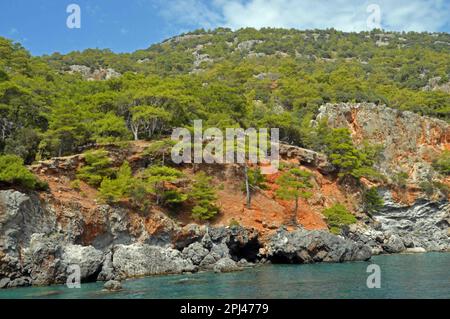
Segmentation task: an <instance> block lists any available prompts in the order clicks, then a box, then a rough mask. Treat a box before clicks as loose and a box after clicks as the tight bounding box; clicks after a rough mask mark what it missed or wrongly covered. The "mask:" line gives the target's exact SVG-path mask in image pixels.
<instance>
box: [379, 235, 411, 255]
mask: <svg viewBox="0 0 450 319" xmlns="http://www.w3.org/2000/svg"><path fill="white" fill-rule="evenodd" d="M383 249H384V251H385V252H387V253H390V254H395V253H400V252H402V251H404V250H405V249H406V248H405V245H403V241H402V240H401V238H400V237H398V236H396V235H391V236H390V237H389V238H388V239H387V240H386V241H385V242H384V243H383Z"/></svg>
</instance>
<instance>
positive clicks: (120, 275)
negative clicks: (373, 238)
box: [0, 190, 371, 288]
mask: <svg viewBox="0 0 450 319" xmlns="http://www.w3.org/2000/svg"><path fill="white" fill-rule="evenodd" d="M0 206H1V209H2V214H0V288H12V287H20V286H30V285H36V286H42V285H51V284H61V283H66V281H67V278H68V276H69V275H70V274H71V269H72V268H71V267H73V266H74V265H76V266H79V270H80V277H81V282H93V281H111V280H116V281H120V280H124V279H126V278H133V277H142V276H150V275H161V274H178V273H192V272H197V271H214V272H229V271H237V270H240V269H243V268H246V267H253V266H255V265H258V264H263V263H270V262H273V263H313V262H344V261H357V260H368V259H370V257H371V251H370V248H369V247H368V246H366V245H363V244H359V243H355V242H352V241H350V240H347V239H343V238H341V237H339V236H335V235H332V234H330V233H328V232H326V231H308V230H305V229H301V228H299V229H297V230H294V231H290V232H288V231H287V230H286V229H285V228H280V229H279V230H278V231H277V232H276V233H275V234H273V235H271V236H269V237H267V238H262V237H261V236H260V234H259V233H258V232H257V231H256V230H255V229H246V228H244V227H241V226H234V227H208V226H199V225H196V224H189V225H187V226H185V227H176V226H174V225H171V226H170V227H168V229H169V230H166V233H164V232H163V234H165V235H164V236H162V235H160V236H157V237H152V236H147V237H143V236H142V234H140V235H139V236H136V237H133V236H132V235H131V234H130V233H127V231H126V228H127V225H126V222H125V221H124V220H121V219H120V218H116V220H115V222H112V216H111V214H112V212H113V213H114V212H115V213H117V212H116V211H114V210H113V211H108V213H107V214H108V218H110V219H111V220H110V222H109V224H108V227H109V230H108V234H109V236H107V237H108V240H106V239H105V238H97V239H98V240H93V241H92V244H90V245H85V244H82V243H80V238H79V236H78V235H79V234H78V233H77V231H79V229H80V228H79V227H75V225H78V226H82V225H81V224H80V223H82V220H78V219H77V218H78V217H76V216H73V220H71V223H65V224H63V223H62V220H61V218H57V217H56V215H55V214H54V212H53V211H52V209H51V207H48V206H46V205H45V203H42V202H41V201H40V199H39V198H38V196H37V194H24V193H21V192H18V191H14V190H3V191H0ZM102 236H103V237H105V235H104V234H103V235H102ZM113 286H114V285H113Z"/></svg>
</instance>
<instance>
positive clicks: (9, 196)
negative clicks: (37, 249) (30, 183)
mask: <svg viewBox="0 0 450 319" xmlns="http://www.w3.org/2000/svg"><path fill="white" fill-rule="evenodd" d="M55 230H56V216H55V214H52V212H50V211H47V210H46V209H44V208H42V204H41V202H40V201H39V198H38V197H37V196H35V195H26V194H23V193H20V192H18V191H14V190H3V191H0V250H1V251H3V252H4V253H7V254H9V255H11V256H14V257H17V256H18V249H19V248H20V247H21V246H23V245H27V244H28V242H29V241H30V239H31V235H32V234H34V233H36V232H39V233H46V234H48V233H52V232H54V231H55Z"/></svg>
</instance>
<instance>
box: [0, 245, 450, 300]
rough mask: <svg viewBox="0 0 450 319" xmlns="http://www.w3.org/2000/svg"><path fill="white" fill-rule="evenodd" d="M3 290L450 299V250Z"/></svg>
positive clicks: (68, 294)
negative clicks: (371, 284) (377, 278)
mask: <svg viewBox="0 0 450 319" xmlns="http://www.w3.org/2000/svg"><path fill="white" fill-rule="evenodd" d="M372 263H374V264H377V265H379V266H380V268H381V288H379V289H376V288H375V289H368V288H367V285H366V280H367V277H368V276H369V275H370V274H369V273H367V272H366V269H367V266H368V265H370V264H372ZM123 288H124V289H123V290H122V291H120V292H107V291H104V290H103V284H102V283H89V284H82V286H81V288H80V289H69V288H67V287H66V286H51V287H32V288H16V289H6V290H5V289H4V290H0V298H3V299H4V298H449V299H450V253H427V254H415V255H386V256H375V257H373V258H372V260H371V261H370V262H355V263H344V264H315V265H267V266H261V267H257V268H253V269H248V270H245V271H241V272H235V273H226V274H215V273H211V272H205V273H197V274H192V275H170V276H154V277H147V278H142V279H134V280H127V281H125V282H123Z"/></svg>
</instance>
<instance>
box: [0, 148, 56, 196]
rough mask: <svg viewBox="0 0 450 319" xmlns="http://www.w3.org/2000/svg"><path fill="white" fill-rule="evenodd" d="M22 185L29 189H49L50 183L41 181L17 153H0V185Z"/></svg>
mask: <svg viewBox="0 0 450 319" xmlns="http://www.w3.org/2000/svg"><path fill="white" fill-rule="evenodd" d="M1 184H6V185H7V186H20V187H25V188H27V189H38V190H44V189H47V187H48V185H47V184H46V183H45V182H42V181H40V180H39V179H38V178H37V177H36V176H34V175H33V173H31V172H30V171H29V170H28V169H27V168H26V167H25V166H24V165H23V159H22V158H20V157H19V156H17V155H0V185H1Z"/></svg>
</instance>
